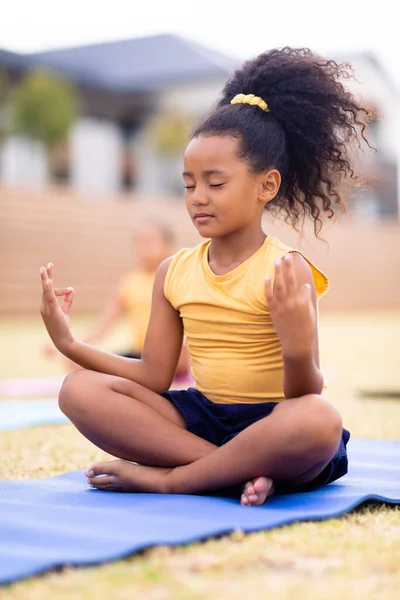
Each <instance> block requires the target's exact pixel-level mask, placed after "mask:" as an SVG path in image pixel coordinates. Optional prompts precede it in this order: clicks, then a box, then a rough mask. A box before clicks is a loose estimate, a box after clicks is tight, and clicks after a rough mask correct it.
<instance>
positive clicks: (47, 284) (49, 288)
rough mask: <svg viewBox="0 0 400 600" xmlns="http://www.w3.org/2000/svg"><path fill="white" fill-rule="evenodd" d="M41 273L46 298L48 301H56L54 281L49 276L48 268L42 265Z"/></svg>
mask: <svg viewBox="0 0 400 600" xmlns="http://www.w3.org/2000/svg"><path fill="white" fill-rule="evenodd" d="M40 275H41V277H42V290H43V297H44V299H45V300H46V301H47V302H54V301H56V297H55V294H54V290H53V282H52V281H51V279H49V278H48V276H47V269H45V268H44V267H42V268H41V269H40Z"/></svg>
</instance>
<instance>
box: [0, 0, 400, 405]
mask: <svg viewBox="0 0 400 600" xmlns="http://www.w3.org/2000/svg"><path fill="white" fill-rule="evenodd" d="M386 4H387V6H386V7H385V1H383V2H381V3H380V5H379V11H378V10H377V7H376V5H375V4H374V5H372V3H370V5H369V3H368V2H365V1H364V2H362V3H361V2H352V3H348V2H344V1H342V0H338V1H337V2H335V5H334V7H332V8H331V9H330V10H331V12H330V13H328V12H325V11H324V10H322V9H321V3H317V2H314V1H313V0H305V1H304V2H302V3H295V2H293V1H288V2H285V3H281V4H280V5H268V3H265V2H259V1H258V0H254V1H253V2H252V3H250V4H249V3H248V4H246V5H243V6H240V4H237V5H235V6H234V5H233V3H231V2H219V3H216V2H209V1H208V0H205V1H203V2H202V3H201V5H195V4H194V3H188V2H181V1H174V0H171V1H170V2H168V3H165V5H162V6H161V5H160V6H159V5H157V6H155V5H153V4H151V3H148V5H145V4H143V3H140V5H139V3H135V2H127V1H122V0H114V2H113V3H110V5H109V6H108V7H107V8H105V7H100V5H99V4H98V3H95V2H92V1H86V2H76V1H75V0H71V1H70V2H69V3H68V9H65V10H64V9H63V10H60V9H59V8H57V6H56V5H55V4H54V3H50V2H46V1H40V0H39V1H37V2H35V3H34V4H32V5H27V3H25V2H22V1H18V0H14V2H13V3H8V5H7V6H3V7H2V14H1V22H2V27H1V31H0V286H1V288H0V333H1V337H0V358H1V360H0V380H3V383H4V381H6V380H10V379H13V380H16V379H21V378H35V377H50V376H53V377H54V376H59V375H61V374H62V373H64V372H65V370H66V366H65V364H64V363H63V362H62V361H61V360H58V359H56V360H53V361H50V360H48V359H46V357H45V355H44V353H43V351H42V346H43V344H44V343H45V342H46V333H45V331H44V328H43V326H42V324H41V321H40V316H39V313H38V307H39V303H40V280H39V268H40V266H41V265H43V264H47V262H48V261H50V260H51V261H53V262H54V263H55V266H56V277H55V279H56V284H57V285H63V286H64V285H71V286H74V288H75V290H76V298H75V300H74V313H73V315H74V319H73V323H74V330H75V331H76V332H77V335H79V332H80V331H83V330H85V329H86V328H87V327H88V324H89V323H90V322H92V321H93V319H94V318H95V317H96V315H97V314H98V313H99V311H101V310H102V308H103V307H104V303H105V301H106V300H107V298H109V297H110V296H111V295H112V294H113V293H114V290H115V289H116V287H117V286H118V282H119V281H120V279H121V277H122V275H123V274H124V273H126V272H128V271H129V270H131V269H132V268H133V267H134V266H135V261H136V256H135V252H134V249H133V238H134V235H135V232H138V231H139V230H140V229H141V227H142V225H143V224H144V223H146V222H148V221H149V219H150V220H151V219H153V220H154V219H157V220H158V221H162V222H164V223H166V224H168V225H169V226H170V227H171V228H172V229H173V231H174V233H175V238H176V241H175V244H176V247H180V246H183V245H193V244H195V243H197V242H198V241H199V238H198V236H197V233H196V231H195V230H194V228H193V226H192V224H191V222H190V221H189V219H188V218H187V216H186V213H185V208H184V202H183V185H182V181H181V170H182V154H183V150H184V148H185V145H186V143H187V139H188V132H189V131H190V128H191V126H192V125H193V124H195V123H196V122H197V120H198V119H200V118H201V117H202V116H203V115H204V114H205V113H207V111H209V109H210V108H211V107H212V106H213V104H214V103H215V101H216V100H217V98H218V94H219V92H220V90H221V88H222V86H223V85H224V83H225V81H226V80H227V79H228V78H229V76H230V75H231V73H232V72H233V70H234V69H235V68H236V67H237V66H239V65H240V64H241V62H242V61H243V60H244V59H247V58H251V57H253V56H255V55H256V54H258V53H259V52H262V51H265V50H267V49H270V48H273V47H281V46H285V45H291V46H308V47H310V48H311V49H312V50H314V51H316V52H318V53H320V54H322V55H324V56H326V57H327V58H331V59H333V60H336V61H339V62H343V61H345V62H349V63H350V64H351V65H352V67H353V68H354V71H355V73H356V77H357V79H355V80H352V81H345V82H344V83H345V85H346V86H348V88H349V90H351V91H352V92H353V93H355V94H356V95H357V96H358V97H361V98H362V99H363V101H364V103H365V104H366V105H368V107H369V108H372V109H373V111H374V114H375V118H374V120H373V121H372V123H371V125H370V131H369V139H370V142H371V144H372V145H373V146H375V147H376V149H377V152H376V153H371V152H365V154H363V155H362V156H361V158H359V159H358V165H357V168H358V170H359V171H360V172H361V173H362V174H363V176H364V177H365V179H366V181H367V184H368V186H367V187H366V189H360V191H359V193H358V195H357V196H356V197H354V198H351V199H349V201H350V207H351V213H352V214H351V215H349V216H346V217H341V220H340V222H339V223H338V224H335V225H331V224H329V225H327V226H326V227H325V228H324V229H323V232H322V237H323V238H324V239H323V240H322V241H318V240H316V239H315V238H314V236H313V234H312V231H311V230H310V228H308V227H306V228H305V230H304V232H303V234H302V235H299V234H297V233H296V232H293V231H291V230H290V229H288V228H287V227H286V226H285V225H284V224H282V223H279V222H277V221H274V220H272V219H271V218H269V217H268V215H266V217H265V220H266V223H265V226H266V230H267V231H268V232H269V233H272V234H274V235H278V236H280V237H281V238H282V239H283V240H284V241H285V242H287V243H289V244H292V245H296V246H297V247H300V248H301V249H302V250H303V251H304V252H306V253H307V254H308V255H309V256H310V257H311V258H312V259H314V260H315V261H316V262H317V263H318V265H319V266H320V267H321V268H322V269H324V270H325V271H326V272H327V273H328V275H329V277H330V279H331V291H330V292H329V294H328V295H327V296H326V298H324V299H323V301H322V302H321V327H322V328H321V338H322V340H321V347H322V354H323V361H324V362H325V364H326V369H327V373H328V379H329V378H330V379H331V380H332V382H335V381H336V382H337V385H338V388H337V392H338V394H339V395H340V394H342V395H343V393H344V392H343V390H344V389H346V390H347V391H346V393H348V394H353V395H354V394H356V393H357V390H360V389H363V388H374V389H375V388H377V389H380V390H382V391H383V392H387V391H388V390H389V391H390V392H391V393H392V392H393V390H394V391H396V390H399V389H400V376H399V369H398V358H397V356H398V352H399V339H400V338H399V334H400V276H399V266H398V265H399V263H400V236H399V233H400V227H399V218H400V195H399V189H398V188H399V157H400V154H399V152H400V149H399V148H400V146H399V142H400V128H399V125H398V123H399V119H398V116H399V108H400V101H399V91H398V90H399V85H400V75H399V73H400V70H399V68H398V67H399V64H398V61H399V60H400V59H399V56H400V52H399V50H400V48H399V41H398V33H397V31H396V27H395V23H394V20H393V19H391V18H390V14H391V11H390V8H389V3H386ZM126 339H127V333H126V325H125V324H124V322H123V321H121V322H120V323H119V325H118V326H117V327H116V328H115V329H113V331H112V332H111V333H110V334H109V335H108V336H107V337H106V339H105V340H104V342H102V344H103V347H106V348H109V349H115V348H116V346H117V345H123V344H124V343H125V340H126ZM346 386H347V387H346ZM1 389H3V392H4V390H6V391H5V392H4V394H7V393H8V392H7V390H8V391H9V390H10V388H7V387H4V386H3V388H1V387H0V393H1Z"/></svg>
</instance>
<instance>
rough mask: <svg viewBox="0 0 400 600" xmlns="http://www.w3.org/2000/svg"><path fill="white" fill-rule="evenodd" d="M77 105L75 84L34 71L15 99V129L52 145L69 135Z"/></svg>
mask: <svg viewBox="0 0 400 600" xmlns="http://www.w3.org/2000/svg"><path fill="white" fill-rule="evenodd" d="M76 105H77V97H76V93H75V90H74V88H73V86H72V85H71V84H69V83H67V82H66V81H63V80H62V79H59V78H58V77H56V76H55V75H52V74H50V73H46V72H45V71H41V70H36V71H31V72H30V73H29V74H28V75H27V76H26V77H25V78H24V79H23V80H22V82H21V83H20V85H19V87H18V88H17V89H16V91H15V93H14V96H13V119H14V130H15V132H16V133H19V134H22V135H25V136H27V137H30V138H33V139H36V140H40V141H42V142H44V143H45V144H46V145H47V146H52V145H53V144H55V143H57V142H59V141H61V140H63V139H65V137H66V136H67V134H68V131H69V129H70V127H71V125H72V123H73V121H74V118H75V113H76Z"/></svg>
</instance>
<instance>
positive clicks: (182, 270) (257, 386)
mask: <svg viewBox="0 0 400 600" xmlns="http://www.w3.org/2000/svg"><path fill="white" fill-rule="evenodd" d="M209 245H210V241H209V240H208V241H206V242H203V243H202V244H200V245H198V246H196V247H194V248H184V249H182V250H180V251H179V252H177V254H175V256H174V258H173V259H172V262H171V264H170V266H169V269H168V272H167V275H166V279H165V286H164V293H165V297H166V298H167V300H168V301H169V302H170V303H171V304H172V306H173V307H174V308H175V309H176V310H177V311H179V313H180V316H181V318H182V320H183V326H184V333H185V336H186V339H187V344H188V347H189V353H190V358H191V363H192V375H193V378H194V381H195V387H196V389H198V390H199V391H200V392H201V393H202V394H204V395H205V396H206V397H207V398H208V399H209V400H211V401H212V402H215V403H220V404H233V403H238V404H244V403H251V404H253V403H258V402H279V401H281V400H283V399H284V397H285V396H284V392H283V357H282V352H281V345H280V343H279V340H278V337H277V335H276V332H275V329H274V326H273V324H272V320H271V315H270V313H269V310H268V306H267V301H266V297H265V276H266V275H269V276H270V277H271V278H272V279H273V278H274V262H275V260H277V259H280V258H282V257H283V256H284V255H285V254H287V253H288V252H297V251H296V250H293V249H292V248H290V247H288V246H286V245H285V244H283V243H282V242H280V241H279V240H278V239H277V238H274V237H269V236H268V237H267V238H266V239H265V241H264V243H263V245H262V246H261V247H260V248H259V249H258V250H257V252H256V253H255V254H253V255H252V256H251V257H250V258H249V259H248V260H246V261H245V262H243V263H242V264H240V265H239V266H238V267H236V268H235V269H233V270H232V271H229V273H226V274H224V275H216V274H215V273H213V271H212V270H211V268H210V266H209V263H208V248H209ZM304 258H305V260H306V261H307V262H308V264H309V265H310V267H311V270H312V273H313V277H314V282H315V287H316V290H317V295H318V297H320V296H322V294H324V293H325V292H326V291H327V289H328V286H329V282H328V278H327V277H326V275H325V274H324V273H323V272H322V271H320V270H319V269H318V268H317V267H316V266H315V265H314V264H313V263H312V262H311V261H310V260H308V259H307V258H306V257H304Z"/></svg>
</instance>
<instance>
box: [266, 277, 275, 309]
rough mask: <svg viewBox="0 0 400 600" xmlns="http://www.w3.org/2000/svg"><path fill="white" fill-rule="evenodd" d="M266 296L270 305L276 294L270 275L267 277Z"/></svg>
mask: <svg viewBox="0 0 400 600" xmlns="http://www.w3.org/2000/svg"><path fill="white" fill-rule="evenodd" d="M265 295H266V297H267V302H268V303H270V302H271V300H273V299H274V292H273V289H272V279H271V277H270V276H269V275H267V276H266V277H265Z"/></svg>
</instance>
